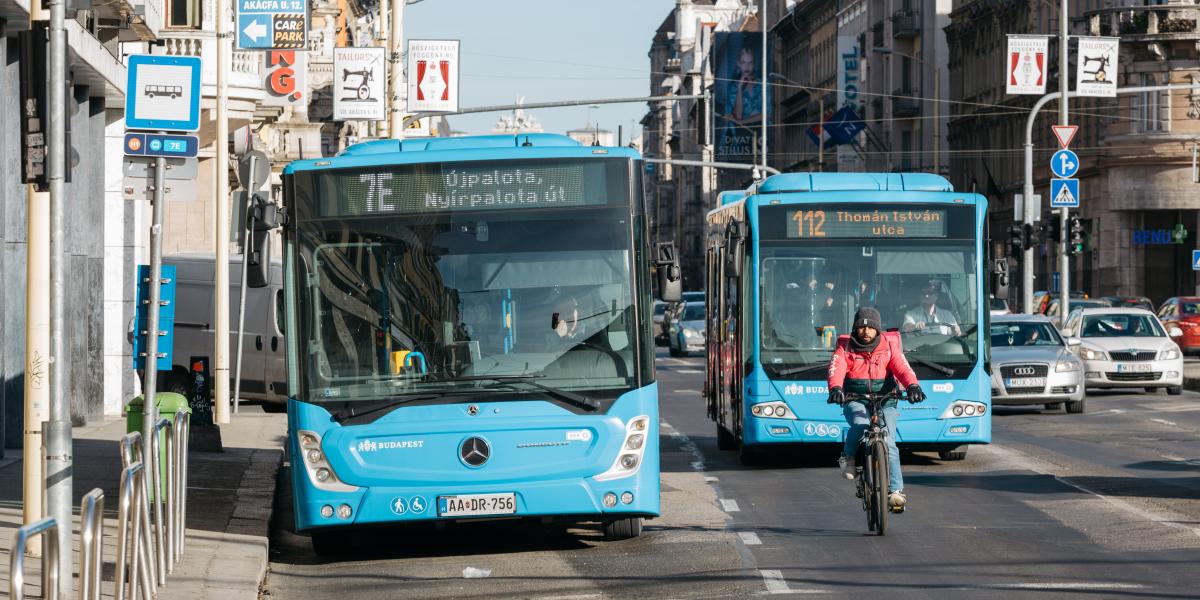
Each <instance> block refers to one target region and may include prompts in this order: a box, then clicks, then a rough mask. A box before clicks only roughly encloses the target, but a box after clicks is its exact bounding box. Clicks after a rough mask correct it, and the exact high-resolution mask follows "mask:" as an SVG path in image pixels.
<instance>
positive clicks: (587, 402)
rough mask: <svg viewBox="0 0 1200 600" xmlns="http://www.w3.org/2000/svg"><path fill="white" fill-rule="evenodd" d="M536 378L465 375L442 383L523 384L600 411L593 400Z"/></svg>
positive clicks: (526, 376)
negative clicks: (489, 382)
mask: <svg viewBox="0 0 1200 600" xmlns="http://www.w3.org/2000/svg"><path fill="white" fill-rule="evenodd" d="M536 377H541V375H467V376H465V377H453V378H450V379H445V380H443V381H497V382H501V383H509V382H513V383H524V384H527V385H531V386H533V387H535V388H537V389H539V390H542V391H543V392H546V393H547V394H549V395H551V396H554V397H555V398H558V399H559V400H562V401H563V402H566V403H568V404H571V405H573V406H577V407H579V408H582V409H584V410H592V411H595V410H600V403H599V402H596V401H595V400H593V399H591V398H588V397H587V396H584V395H583V394H577V393H575V392H571V391H568V390H561V389H558V388H556V387H550V386H548V385H546V384H544V383H538V382H537V381H534V378H536Z"/></svg>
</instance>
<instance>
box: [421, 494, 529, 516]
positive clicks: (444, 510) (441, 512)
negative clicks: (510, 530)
mask: <svg viewBox="0 0 1200 600" xmlns="http://www.w3.org/2000/svg"><path fill="white" fill-rule="evenodd" d="M516 512H517V500H516V497H515V495H514V494H512V493H507V494H465V495H461V496H439V497H438V516H439V517H468V516H480V515H513V514H516Z"/></svg>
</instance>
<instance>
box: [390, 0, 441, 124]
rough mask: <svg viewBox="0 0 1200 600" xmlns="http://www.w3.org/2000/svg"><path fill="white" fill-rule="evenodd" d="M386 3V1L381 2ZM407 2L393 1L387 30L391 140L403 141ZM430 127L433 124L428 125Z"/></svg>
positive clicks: (403, 0) (401, 0)
mask: <svg viewBox="0 0 1200 600" xmlns="http://www.w3.org/2000/svg"><path fill="white" fill-rule="evenodd" d="M383 1H385V2H386V0H383ZM407 3H408V0H394V4H393V5H392V26H391V27H390V28H388V50H387V56H388V60H389V61H391V63H390V65H389V68H390V70H391V72H390V74H389V75H388V86H389V87H390V88H391V89H389V90H388V102H389V103H390V109H389V110H390V112H389V115H390V116H391V134H392V139H394V140H402V139H404V99H405V97H406V96H407V95H408V87H407V86H408V82H407V81H405V79H404V60H403V58H402V57H403V54H404V52H403V49H404V5H405V4H407ZM430 126H431V127H432V126H433V124H432V123H430Z"/></svg>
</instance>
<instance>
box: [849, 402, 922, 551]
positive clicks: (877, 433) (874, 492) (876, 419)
mask: <svg viewBox="0 0 1200 600" xmlns="http://www.w3.org/2000/svg"><path fill="white" fill-rule="evenodd" d="M893 398H894V399H897V400H905V399H907V398H906V395H905V393H904V392H903V391H902V390H892V391H890V392H888V393H886V394H846V401H847V402H850V401H852V400H858V401H862V402H863V404H865V405H866V407H867V414H868V415H869V416H870V419H871V422H870V424H869V425H867V430H866V431H865V432H863V437H862V440H861V441H860V442H859V444H858V450H857V451H856V452H855V462H856V463H857V466H856V467H855V469H854V470H855V474H856V476H855V480H856V483H857V485H858V490H857V492H856V495H857V496H858V497H859V498H862V501H863V510H864V511H866V513H867V527H868V529H870V530H871V531H874V532H875V534H876V535H884V534H885V533H887V515H888V512H889V511H894V512H897V513H901V512H904V507H902V506H901V507H897V508H896V509H892V508H891V507H889V506H888V484H887V482H888V473H889V471H888V469H889V467H890V465H889V464H888V452H887V442H886V441H884V438H885V437H886V434H887V423H886V422H884V420H883V419H882V418H880V409H882V408H883V405H884V404H886V403H887V402H888V401H889V400H892V399H893Z"/></svg>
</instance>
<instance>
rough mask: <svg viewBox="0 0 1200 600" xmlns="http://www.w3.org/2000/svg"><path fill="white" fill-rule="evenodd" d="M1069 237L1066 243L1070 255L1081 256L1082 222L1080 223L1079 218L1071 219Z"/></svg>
mask: <svg viewBox="0 0 1200 600" xmlns="http://www.w3.org/2000/svg"><path fill="white" fill-rule="evenodd" d="M1069 235H1070V238H1071V239H1070V240H1069V241H1068V244H1069V245H1070V252H1071V254H1082V253H1083V221H1081V220H1080V219H1079V217H1071V229H1070V233H1069Z"/></svg>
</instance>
